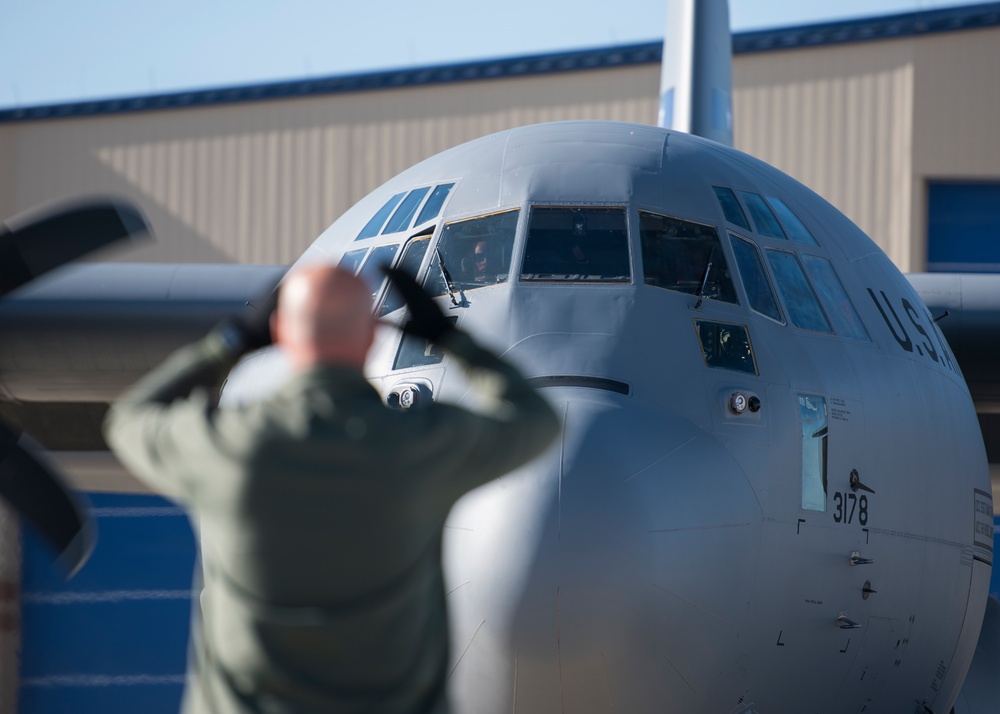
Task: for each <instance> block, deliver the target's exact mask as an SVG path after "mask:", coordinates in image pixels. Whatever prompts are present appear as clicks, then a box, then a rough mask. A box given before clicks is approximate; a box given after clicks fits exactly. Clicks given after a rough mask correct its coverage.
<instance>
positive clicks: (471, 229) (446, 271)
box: [425, 209, 520, 295]
mask: <svg viewBox="0 0 1000 714" xmlns="http://www.w3.org/2000/svg"><path fill="white" fill-rule="evenodd" d="M519 214H520V211H518V210H517V209H514V210H512V211H504V212H502V213H492V214H490V215H488V216H477V217H476V218H468V219H465V220H461V221H455V222H453V223H448V224H446V225H445V227H444V229H443V230H442V231H441V239H440V240H439V241H438V245H437V250H436V252H435V255H432V256H431V269H430V270H429V271H427V275H428V277H427V282H426V285H425V287H426V288H427V290H428V291H429V292H430V294H431V295H447V294H448V293H449V292H454V291H456V290H472V289H475V288H482V287H485V286H487V285H496V284H498V283H505V282H507V279H508V276H509V275H510V257H511V252H512V250H513V248H514V236H515V234H516V233H517V218H518V215H519Z"/></svg>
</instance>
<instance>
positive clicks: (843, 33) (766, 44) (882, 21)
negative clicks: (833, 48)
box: [733, 2, 1000, 54]
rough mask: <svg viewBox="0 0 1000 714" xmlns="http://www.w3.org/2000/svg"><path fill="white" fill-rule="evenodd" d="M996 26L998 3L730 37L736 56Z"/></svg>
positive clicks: (825, 23)
mask: <svg viewBox="0 0 1000 714" xmlns="http://www.w3.org/2000/svg"><path fill="white" fill-rule="evenodd" d="M996 25H1000V2H989V3H979V4H976V5H962V6H960V7H949V8H943V9H941V10H922V11H918V12H906V13H900V14H898V15H881V16H879V17H870V18H859V19H854V20H839V21H836V22H824V23H820V24H815V25H802V26H800V27H789V28H784V29H780V30H758V31H754V32H741V33H738V34H735V35H733V52H734V53H737V54H744V53H749V52H771V51H774V50H782V49H793V48H801V47H814V46H816V45H836V44H842V43H845V42H864V41H867V40H889V39H893V38H897V37H911V36H913V35H925V34H930V33H937V32H954V31H956V30H974V29H978V28H982V27H994V26H996Z"/></svg>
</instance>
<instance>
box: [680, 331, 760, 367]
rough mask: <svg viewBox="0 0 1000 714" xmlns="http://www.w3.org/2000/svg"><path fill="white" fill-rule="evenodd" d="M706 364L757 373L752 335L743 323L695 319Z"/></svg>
mask: <svg viewBox="0 0 1000 714" xmlns="http://www.w3.org/2000/svg"><path fill="white" fill-rule="evenodd" d="M694 322H695V327H696V328H697V331H698V342H699V343H700V344H701V353H702V355H703V356H704V358H705V364H707V365H708V366H709V367H716V368H718V369H731V370H734V371H736V372H747V373H749V374H757V364H756V363H755V362H754V358H753V348H752V347H751V346H750V335H749V334H748V333H747V328H746V327H745V326H743V325H732V324H729V323H727V322H712V321H709V320H695V321H694Z"/></svg>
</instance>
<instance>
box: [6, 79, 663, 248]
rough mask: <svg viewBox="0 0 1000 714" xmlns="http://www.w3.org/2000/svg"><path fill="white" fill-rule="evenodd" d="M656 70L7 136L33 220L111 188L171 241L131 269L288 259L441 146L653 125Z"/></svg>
mask: <svg viewBox="0 0 1000 714" xmlns="http://www.w3.org/2000/svg"><path fill="white" fill-rule="evenodd" d="M658 78H659V74H658V69H657V68H656V67H655V66H644V67H639V68H627V69H614V70H600V71H594V72H577V73H569V74H565V75H550V76H544V77H532V78H526V79H503V80H496V81H493V82H489V83H456V84H443V85H432V86H426V87H420V88H406V89H396V90H382V91H372V92H362V93H356V94H339V95H331V96H326V97H312V98H305V99H296V100H281V101H272V102H260V103H252V104H237V105H228V106H226V105H222V106H212V107H208V108H198V109H189V110H171V111H160V112H144V113H134V114H116V115H111V116H104V117H94V118H79V119H59V120H51V121H37V122H31V123H23V124H15V125H7V126H0V135H3V134H4V133H7V132H11V131H12V130H13V131H16V132H17V133H16V135H15V138H16V141H15V142H14V146H13V161H12V163H11V164H10V165H9V166H8V168H7V171H8V175H13V176H15V177H16V183H15V185H14V188H13V200H12V201H11V203H12V204H13V207H14V208H15V209H16V210H21V209H24V208H27V207H30V206H32V205H34V204H37V203H39V202H41V201H44V200H48V199H51V198H56V197H62V196H66V195H74V194H77V193H79V192H80V191H102V190H103V191H113V192H115V193H118V194H123V195H126V196H130V197H132V198H133V199H135V200H136V201H138V202H139V204H140V205H141V206H142V207H143V208H144V209H145V210H146V212H147V213H148V215H149V218H150V222H151V223H152V225H153V227H154V229H155V230H156V231H157V234H158V237H159V241H158V243H157V244H156V245H155V246H152V247H151V248H149V249H142V250H140V251H136V252H134V253H131V254H128V255H126V256H124V259H128V260H156V261H183V262H220V261H221V262H230V261H231V262H244V263H289V262H292V261H293V260H295V259H296V258H297V257H298V256H299V254H301V253H302V251H303V250H305V248H306V247H307V246H308V245H309V244H310V243H311V242H312V241H313V239H314V238H315V237H316V236H317V235H318V234H319V233H320V232H321V231H322V230H323V229H324V228H326V227H327V226H328V225H329V224H330V223H331V222H333V220H334V219H335V218H336V217H337V216H339V215H340V214H341V213H343V212H344V211H345V210H346V209H347V208H348V207H350V206H351V205H353V203H355V202H356V201H357V200H358V199H360V198H361V197H363V196H364V195H366V194H367V193H368V192H369V191H371V190H372V189H373V188H375V187H377V186H378V185H379V184H381V183H382V182H384V181H385V180H387V179H389V178H391V177H392V176H394V175H395V174H397V173H399V172H400V171H402V170H403V169H405V168H407V167H408V166H410V165H412V164H414V163H416V162H418V161H420V160H422V159H424V158H426V157H428V156H431V155H433V154H435V153H437V152H439V151H441V150H443V149H446V148H448V147H450V146H454V145H456V144H459V143H461V142H464V141H467V140H469V139H474V138H476V137H478V136H481V135H483V134H488V133H491V132H494V131H499V130H501V129H504V128H508V127H511V126H517V125H521V124H531V123H535V122H543V121H552V120H558V119H572V118H595V119H618V120H626V121H638V122H643V123H650V122H654V121H655V117H656V110H657V99H656V88H657V83H658V81H659V79H658Z"/></svg>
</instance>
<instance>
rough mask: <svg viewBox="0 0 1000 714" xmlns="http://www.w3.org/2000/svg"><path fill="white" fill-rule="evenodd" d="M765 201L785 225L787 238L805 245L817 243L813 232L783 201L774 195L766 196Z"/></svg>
mask: <svg viewBox="0 0 1000 714" xmlns="http://www.w3.org/2000/svg"><path fill="white" fill-rule="evenodd" d="M767 202H768V203H770V204H771V208H773V209H774V212H775V213H777V214H778V218H780V219H781V223H782V224H783V225H784V226H785V232H786V233H787V234H788V237H789V238H791V239H792V240H794V241H798V242H799V243H805V244H807V245H819V243H817V242H816V238H815V237H813V234H812V233H811V232H810V231H809V229H808V228H807V227H806V224H805V223H803V222H802V220H801V219H800V218H799V217H798V216H796V215H795V213H794V212H793V211H792V209H791V208H789V207H788V205H787V204H786V203H785V202H784V201H782V200H781V199H780V198H775V197H774V196H768V197H767Z"/></svg>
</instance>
